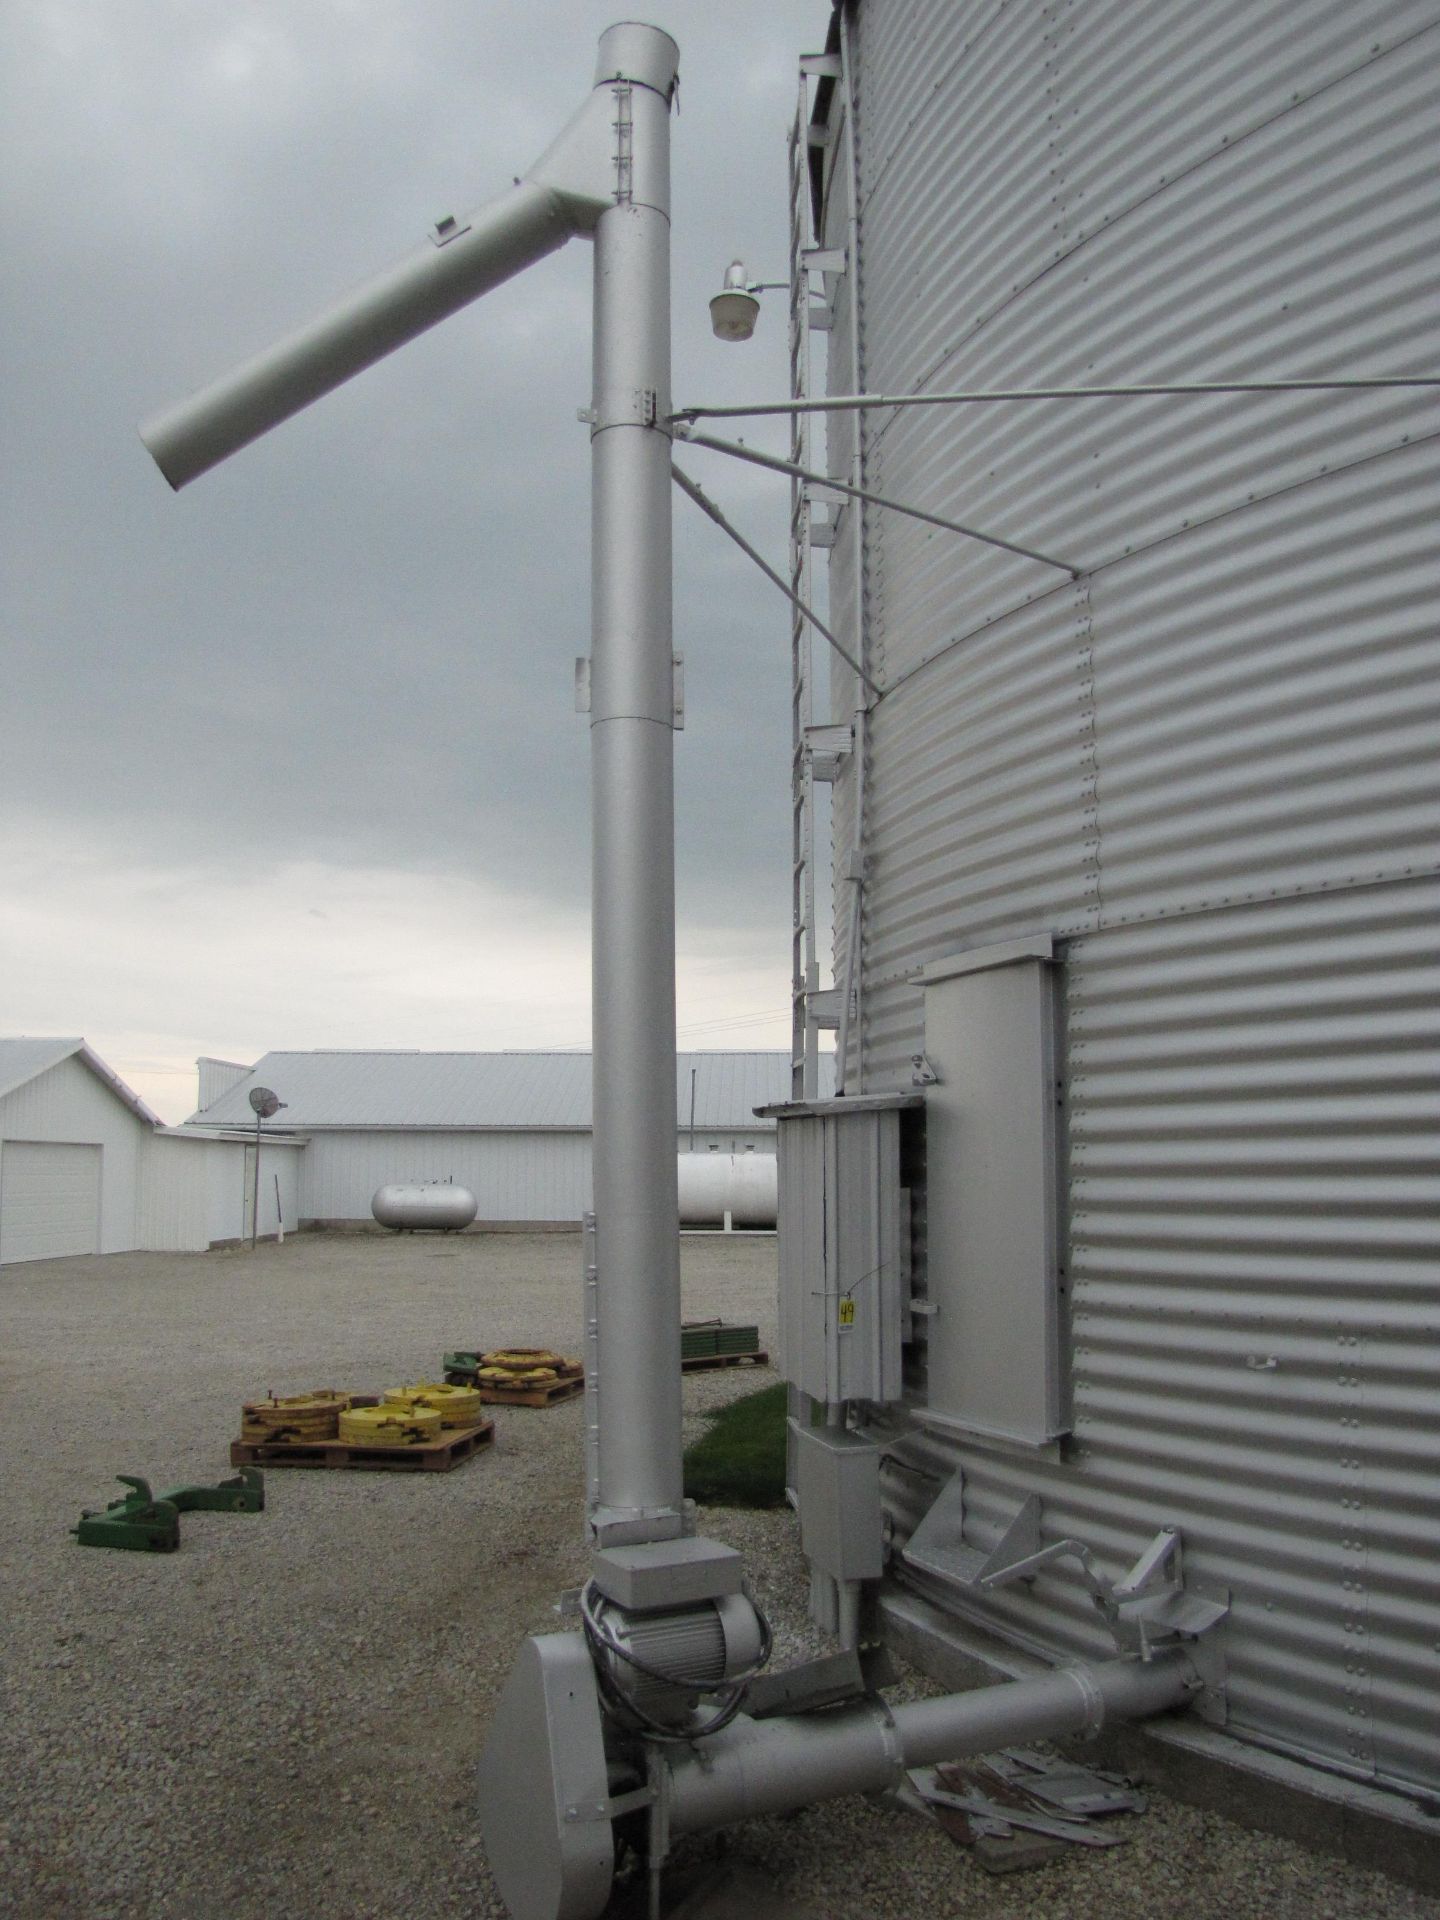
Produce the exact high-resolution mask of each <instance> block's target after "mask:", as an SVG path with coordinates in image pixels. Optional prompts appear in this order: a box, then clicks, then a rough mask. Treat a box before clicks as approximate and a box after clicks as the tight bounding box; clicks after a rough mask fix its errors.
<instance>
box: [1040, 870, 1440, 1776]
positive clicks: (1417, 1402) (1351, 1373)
mask: <svg viewBox="0 0 1440 1920" xmlns="http://www.w3.org/2000/svg"><path fill="white" fill-rule="evenodd" d="M1437 924H1440V887H1436V886H1435V885H1434V884H1433V883H1431V882H1424V883H1420V884H1414V885H1409V886H1398V887H1384V888H1365V889H1357V890H1356V891H1354V892H1351V893H1347V894H1345V895H1344V896H1341V897H1337V898H1332V899H1323V898H1314V897H1311V898H1306V899H1302V900H1296V901H1293V902H1290V903H1286V904H1283V905H1269V906H1266V907H1264V908H1263V909H1252V910H1248V911H1246V910H1240V911H1235V912H1227V913H1219V914H1214V915H1204V916H1201V917H1198V918H1197V917H1192V918H1190V919H1188V920H1186V921H1185V922H1184V923H1183V924H1175V925H1171V926H1163V927H1162V926H1152V927H1148V928H1146V929H1144V930H1139V929H1135V930H1130V931H1127V932H1119V931H1117V932H1114V933H1105V934H1099V935H1096V936H1094V937H1093V938H1091V939H1089V940H1083V941H1080V942H1078V943H1077V944H1076V946H1075V947H1074V948H1072V950H1071V958H1070V965H1069V968H1068V970H1067V972H1068V981H1067V999H1068V1007H1069V1015H1068V1030H1069V1041H1070V1063H1071V1065H1070V1105H1071V1161H1072V1170H1073V1180H1072V1192H1071V1204H1072V1222H1071V1237H1072V1249H1071V1253H1072V1263H1073V1266H1072V1278H1073V1285H1074V1308H1075V1353H1074V1381H1075V1387H1074V1391H1075V1434H1076V1439H1077V1441H1078V1442H1079V1443H1080V1447H1081V1451H1080V1456H1079V1464H1080V1469H1081V1472H1082V1473H1083V1474H1084V1476H1085V1477H1087V1478H1100V1479H1112V1480H1114V1481H1116V1482H1120V1481H1123V1480H1125V1479H1133V1478H1135V1477H1140V1476H1143V1478H1144V1481H1145V1482H1146V1484H1148V1485H1150V1486H1151V1487H1155V1488H1165V1489H1166V1490H1167V1491H1168V1493H1169V1497H1170V1499H1171V1502H1172V1504H1173V1503H1174V1502H1175V1501H1182V1502H1185V1503H1186V1504H1187V1505H1188V1504H1191V1503H1193V1502H1195V1501H1196V1500H1197V1498H1198V1500H1199V1501H1200V1502H1201V1503H1202V1505H1203V1508H1204V1517H1203V1518H1198V1517H1197V1519H1196V1521H1195V1522H1194V1523H1187V1538H1188V1537H1189V1535H1190V1530H1191V1524H1193V1526H1194V1528H1195V1530H1196V1533H1197V1536H1198V1537H1199V1538H1200V1539H1201V1540H1202V1541H1204V1540H1205V1539H1206V1536H1208V1537H1209V1540H1211V1541H1214V1542H1216V1543H1219V1542H1222V1541H1224V1540H1225V1538H1226V1536H1227V1535H1228V1536H1230V1539H1231V1541H1232V1542H1233V1544H1232V1545H1231V1546H1229V1547H1228V1549H1227V1551H1226V1553H1225V1555H1224V1558H1225V1559H1226V1560H1227V1561H1228V1562H1229V1565H1230V1567H1231V1572H1230V1574H1229V1575H1228V1578H1229V1579H1230V1580H1231V1581H1232V1583H1234V1584H1235V1585H1236V1586H1237V1592H1238V1593H1240V1594H1241V1595H1242V1597H1243V1602H1244V1610H1243V1614H1241V1615H1240V1617H1238V1618H1237V1631H1235V1632H1234V1633H1232V1634H1231V1635H1230V1636H1229V1641H1230V1646H1231V1664H1232V1678H1231V1689H1230V1711H1231V1717H1232V1720H1233V1721H1234V1722H1235V1723H1236V1724H1238V1725H1249V1726H1252V1727H1256V1728H1260V1729H1264V1730H1268V1731H1279V1732H1282V1733H1285V1734H1287V1735H1288V1736H1289V1737H1293V1738H1294V1739H1295V1741H1296V1742H1297V1743H1298V1744H1303V1745H1312V1744H1314V1745H1318V1747H1319V1750H1320V1751H1323V1752H1326V1753H1328V1754H1330V1755H1331V1756H1332V1757H1335V1758H1337V1759H1340V1760H1344V1761H1346V1762H1347V1763H1350V1764H1354V1765H1357V1766H1359V1767H1361V1768H1362V1769H1369V1768H1372V1767H1373V1769H1374V1771H1375V1773H1376V1774H1377V1775H1378V1776H1382V1777H1389V1778H1392V1779H1397V1780H1400V1779H1410V1780H1419V1781H1423V1782H1424V1783H1425V1784H1427V1785H1429V1786H1432V1787H1435V1788H1437V1789H1440V1751H1437V1748H1436V1745H1435V1742H1434V1739H1433V1724H1434V1723H1433V1718H1432V1720H1431V1723H1430V1735H1429V1737H1428V1738H1427V1739H1426V1740H1425V1741H1424V1742H1423V1747H1424V1750H1423V1751H1422V1743H1421V1742H1420V1741H1418V1740H1417V1737H1416V1735H1417V1728H1416V1725H1415V1721H1416V1711H1415V1708H1414V1706H1413V1705H1412V1706H1410V1707H1409V1708H1407V1709H1406V1710H1405V1711H1404V1713H1403V1714H1402V1715H1401V1717H1400V1718H1399V1719H1397V1718H1396V1716H1395V1715H1394V1713H1393V1711H1392V1707H1393V1704H1394V1702H1395V1701H1396V1700H1400V1699H1403V1698H1404V1696H1405V1693H1406V1690H1407V1688H1409V1687H1413V1686H1416V1685H1421V1675H1422V1673H1423V1672H1425V1671H1426V1670H1428V1672H1429V1675H1430V1680H1429V1686H1430V1691H1431V1695H1432V1698H1431V1703H1430V1711H1431V1713H1432V1715H1433V1710H1434V1699H1433V1691H1434V1673H1435V1667H1434V1646H1435V1643H1436V1638H1437V1634H1440V1599H1437V1597H1436V1595H1435V1592H1434V1587H1433V1581H1432V1580H1431V1579H1430V1574H1431V1572H1433V1568H1434V1566H1435V1564H1436V1556H1437V1553H1440V1510H1437V1507H1436V1504H1435V1500H1434V1474H1435V1470H1436V1464H1437V1457H1436V1442H1435V1428H1434V1419H1433V1413H1434V1408H1435V1405H1436V1393H1437V1389H1440V1320H1437V1312H1436V1309H1437V1305H1440V1229H1437V1220H1440V1133H1437V1131H1436V1130H1435V1127H1434V1120H1435V1118H1436V1117H1437V1114H1440V1098H1437V1088H1440V1019H1437V1016H1436V1011H1435V1009H1436V1002H1437V988H1440V957H1437V952H1436V927H1437ZM1427 1475H1428V1478H1429V1490H1428V1493H1427V1492H1425V1490H1424V1489H1425V1480H1426V1477H1427ZM1242 1535H1243V1536H1245V1538H1244V1540H1243V1544H1242V1538H1241V1536H1242ZM1267 1602H1268V1604H1267ZM1297 1657H1300V1658H1302V1659H1303V1660H1304V1661H1305V1662H1306V1664H1307V1666H1308V1667H1310V1668H1311V1669H1312V1670H1313V1671H1312V1673H1311V1677H1310V1679H1309V1682H1308V1684H1307V1685H1306V1686H1305V1687H1304V1688H1303V1689H1295V1688H1293V1687H1285V1686H1280V1685H1277V1684H1276V1681H1275V1678H1274V1676H1275V1675H1276V1674H1277V1673H1278V1672H1283V1671H1284V1670H1285V1668H1286V1667H1287V1666H1288V1665H1290V1664H1291V1663H1293V1662H1294V1660H1295V1659H1296V1658H1297ZM1347 1658H1348V1670H1349V1677H1348V1678H1347ZM1422 1690H1423V1688H1422ZM1372 1694H1374V1695H1377V1696H1378V1697H1373V1698H1371V1697H1369V1696H1371V1695H1372Z"/></svg>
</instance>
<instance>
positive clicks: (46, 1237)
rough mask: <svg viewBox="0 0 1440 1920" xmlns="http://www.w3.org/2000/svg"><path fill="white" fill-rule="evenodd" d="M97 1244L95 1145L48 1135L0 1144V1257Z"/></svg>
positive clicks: (55, 1254) (35, 1256)
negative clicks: (70, 1142)
mask: <svg viewBox="0 0 1440 1920" xmlns="http://www.w3.org/2000/svg"><path fill="white" fill-rule="evenodd" d="M99 1250H100V1149H99V1147H76V1146H70V1145H68V1144H67V1145H64V1146H60V1145H57V1144H56V1143H54V1142H53V1141H49V1140H45V1141H38V1140H7V1141H6V1142H5V1144H4V1145H3V1146H0V1261H3V1262H5V1263H6V1264H7V1265H8V1264H9V1262H10V1261H12V1260H54V1259H58V1258H59V1257H60V1256H61V1255H62V1254H68V1253H98V1252H99Z"/></svg>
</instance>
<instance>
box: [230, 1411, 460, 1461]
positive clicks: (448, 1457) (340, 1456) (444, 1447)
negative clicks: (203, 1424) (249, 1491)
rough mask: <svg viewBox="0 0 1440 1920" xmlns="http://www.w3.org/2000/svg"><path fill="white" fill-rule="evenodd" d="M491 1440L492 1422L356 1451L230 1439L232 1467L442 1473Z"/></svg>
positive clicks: (336, 1443)
mask: <svg viewBox="0 0 1440 1920" xmlns="http://www.w3.org/2000/svg"><path fill="white" fill-rule="evenodd" d="M494 1438H495V1422H494V1421H493V1420H482V1421H481V1422H480V1424H479V1425H478V1426H474V1427H447V1428H446V1429H445V1431H444V1432H443V1433H442V1434H441V1435H440V1438H439V1439H438V1440H419V1441H417V1442H416V1443H415V1445H414V1446H409V1447H377V1446H369V1445H365V1446H360V1445H357V1444H356V1443H354V1442H353V1441H349V1440H232V1441H231V1442H230V1464H231V1466H232V1467H242V1466H257V1467H370V1468H374V1469H378V1470H380V1471H388V1472H391V1473H394V1472H402V1473H405V1472H408V1473H417V1472H426V1473H448V1472H449V1471H450V1469H451V1468H452V1467H458V1466H460V1465H461V1464H462V1462H464V1461H466V1460H469V1459H470V1458H472V1456H473V1455H475V1454H477V1453H483V1452H484V1450H485V1449H486V1447H488V1446H490V1445H491V1443H492V1442H493V1441H494Z"/></svg>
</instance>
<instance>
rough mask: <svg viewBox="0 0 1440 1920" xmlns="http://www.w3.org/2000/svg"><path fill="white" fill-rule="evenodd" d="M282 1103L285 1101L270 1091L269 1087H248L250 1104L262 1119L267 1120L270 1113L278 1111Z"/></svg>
mask: <svg viewBox="0 0 1440 1920" xmlns="http://www.w3.org/2000/svg"><path fill="white" fill-rule="evenodd" d="M284 1104H285V1102H284V1101H283V1100H281V1099H280V1098H279V1097H278V1096H277V1095H276V1094H274V1093H272V1092H271V1091H270V1089H269V1087H252V1088H251V1089H250V1105H251V1106H252V1107H253V1108H254V1110H255V1112H256V1113H258V1114H259V1116H260V1118H261V1119H262V1120H268V1119H269V1118H270V1116H271V1114H272V1113H278V1112H279V1111H280V1109H281V1107H283V1106H284Z"/></svg>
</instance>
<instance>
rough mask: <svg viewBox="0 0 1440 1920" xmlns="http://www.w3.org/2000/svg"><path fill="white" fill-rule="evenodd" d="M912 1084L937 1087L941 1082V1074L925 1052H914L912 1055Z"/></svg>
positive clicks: (913, 1085) (914, 1085)
mask: <svg viewBox="0 0 1440 1920" xmlns="http://www.w3.org/2000/svg"><path fill="white" fill-rule="evenodd" d="M910 1084H911V1086H912V1087H937V1086H939V1084H940V1076H939V1074H938V1073H937V1072H936V1071H935V1069H934V1067H932V1066H931V1064H930V1062H929V1060H928V1058H927V1057H926V1056H925V1055H924V1054H923V1053H912V1054H911V1056H910Z"/></svg>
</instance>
